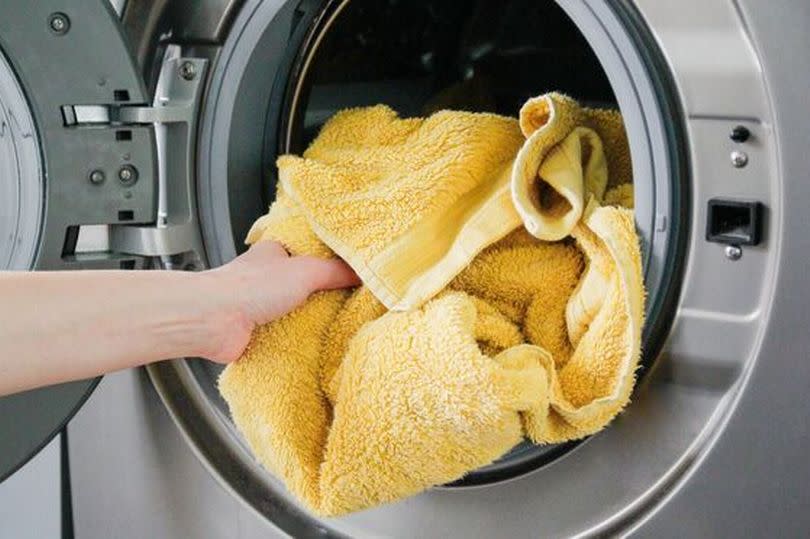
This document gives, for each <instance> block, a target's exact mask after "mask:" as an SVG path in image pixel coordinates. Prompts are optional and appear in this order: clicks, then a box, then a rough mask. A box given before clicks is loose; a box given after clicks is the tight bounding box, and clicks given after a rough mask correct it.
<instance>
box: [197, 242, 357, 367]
mask: <svg viewBox="0 0 810 539" xmlns="http://www.w3.org/2000/svg"><path fill="white" fill-rule="evenodd" d="M200 277H201V279H202V280H203V282H204V283H205V284H204V288H205V291H204V293H205V294H207V296H208V297H209V298H210V299H212V300H213V301H214V305H215V310H216V314H215V316H216V317H217V318H220V320H219V321H218V323H217V325H218V326H219V327H220V328H221V331H218V332H217V333H218V334H217V335H214V336H212V342H211V345H210V347H209V351H208V352H206V353H205V354H204V355H205V357H207V358H208V359H211V360H212V361H216V362H218V363H230V362H232V361H235V360H236V359H238V358H239V356H241V354H242V352H243V351H244V349H245V347H246V346H247V344H248V342H249V341H250V335H251V333H252V331H253V328H254V327H255V326H257V325H260V324H266V323H267V322H271V321H273V320H275V319H277V318H280V317H282V316H284V315H285V314H287V313H288V312H290V311H292V310H293V309H295V308H296V307H297V306H299V305H300V304H302V303H303V302H304V301H306V299H307V298H308V297H309V296H310V295H311V294H312V293H314V292H317V291H319V290H330V289H335V288H346V287H350V286H358V285H359V284H360V279H359V278H358V277H357V275H356V274H355V273H354V271H352V269H351V268H350V267H349V266H348V265H347V264H346V263H345V262H343V261H342V260H339V259H332V260H323V259H320V258H315V257H309V256H290V255H289V254H288V253H287V251H285V250H284V247H282V246H281V245H280V244H279V243H276V242H273V241H262V242H259V243H257V244H255V245H253V246H252V247H251V248H250V249H249V250H248V251H247V252H246V253H244V254H242V255H241V256H239V257H237V258H236V259H234V260H233V261H231V262H230V263H228V264H225V265H224V266H221V267H219V268H216V269H213V270H209V271H206V272H203V273H201V274H200Z"/></svg>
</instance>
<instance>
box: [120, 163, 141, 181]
mask: <svg viewBox="0 0 810 539" xmlns="http://www.w3.org/2000/svg"><path fill="white" fill-rule="evenodd" d="M118 179H119V180H121V183H122V184H124V185H134V184H135V182H137V181H138V169H136V168H135V167H133V166H132V165H124V166H123V167H121V168H120V169H118Z"/></svg>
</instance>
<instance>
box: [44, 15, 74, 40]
mask: <svg viewBox="0 0 810 539" xmlns="http://www.w3.org/2000/svg"><path fill="white" fill-rule="evenodd" d="M48 27H49V28H50V29H51V32H53V33H54V34H57V35H64V34H67V33H68V30H70V19H69V18H68V16H67V15H65V14H64V13H52V14H51V16H50V17H48Z"/></svg>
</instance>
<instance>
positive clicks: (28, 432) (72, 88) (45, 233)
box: [0, 0, 157, 481]
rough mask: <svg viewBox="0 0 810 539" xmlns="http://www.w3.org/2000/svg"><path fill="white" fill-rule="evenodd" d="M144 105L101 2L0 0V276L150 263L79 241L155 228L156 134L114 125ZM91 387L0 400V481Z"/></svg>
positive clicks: (116, 28) (111, 15) (114, 20)
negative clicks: (118, 230) (87, 231)
mask: <svg viewBox="0 0 810 539" xmlns="http://www.w3.org/2000/svg"><path fill="white" fill-rule="evenodd" d="M149 103H150V99H148V95H147V92H146V89H145V87H144V84H143V82H142V80H141V78H140V76H139V71H138V69H137V67H136V64H135V62H134V61H133V58H132V56H131V54H130V52H129V49H128V47H127V44H126V43H125V37H124V34H123V32H122V30H121V28H120V25H119V21H118V17H117V15H116V13H115V12H114V11H113V9H112V8H111V7H110V4H109V2H108V1H107V0H88V1H83V2H64V1H56V0H37V1H36V2H30V1H29V0H3V2H2V3H0V270H30V269H39V270H56V269H80V268H81V269H92V268H124V269H140V268H144V267H146V266H147V265H148V259H147V258H146V257H141V256H138V255H133V254H128V253H125V252H113V251H112V250H110V249H106V250H103V251H100V252H81V249H77V243H78V240H79V235H80V232H81V229H82V227H85V226H91V227H99V228H104V227H107V228H113V227H115V226H124V225H127V226H129V225H142V226H146V225H149V224H151V223H154V221H155V215H156V205H157V193H156V169H157V165H156V158H155V156H156V150H155V138H154V128H153V127H152V126H151V125H149V124H131V125H130V124H127V123H126V122H121V121H117V118H118V114H119V112H120V111H122V110H123V109H125V108H127V107H132V106H139V105H140V106H143V105H147V104H149ZM81 298H82V290H76V300H77V301H81ZM0 301H2V298H0ZM97 381H98V380H88V381H81V382H75V383H70V384H65V385H62V386H58V387H53V388H47V389H43V390H37V391H31V392H26V393H21V394H16V395H12V396H9V397H5V398H0V481H2V480H3V479H5V478H6V477H8V476H9V475H11V474H12V473H13V472H14V471H15V470H16V469H18V468H19V467H20V466H22V465H23V464H24V463H25V462H26V461H27V460H28V459H30V458H31V457H32V456H33V455H34V454H36V453H37V452H38V451H39V450H40V449H41V448H42V447H44V446H45V445H46V444H47V443H48V441H49V440H50V439H51V438H52V437H53V436H54V435H55V434H56V433H57V432H58V431H59V430H60V429H61V428H62V427H63V426H64V424H65V423H66V422H67V421H68V420H69V419H70V418H71V417H72V416H73V414H74V413H75V412H76V411H77V410H78V409H79V408H80V407H81V405H82V403H83V402H84V401H85V400H86V399H87V397H88V396H89V394H90V393H91V391H92V389H93V388H94V387H95V385H96V383H97Z"/></svg>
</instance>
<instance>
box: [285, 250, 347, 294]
mask: <svg viewBox="0 0 810 539" xmlns="http://www.w3.org/2000/svg"><path fill="white" fill-rule="evenodd" d="M293 260H295V261H296V263H298V264H300V265H301V273H302V275H301V276H302V278H303V279H304V280H305V281H306V282H307V285H308V286H309V287H310V288H311V290H313V291H315V290H332V289H335V288H348V287H350V286H359V285H360V284H362V283H361V282H360V278H359V277H358V276H357V274H356V273H355V272H354V270H352V268H350V267H349V265H348V264H346V263H345V262H344V261H342V260H340V259H337V258H333V259H330V260H323V259H320V258H314V257H308V256H302V257H296V258H294V259H293Z"/></svg>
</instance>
